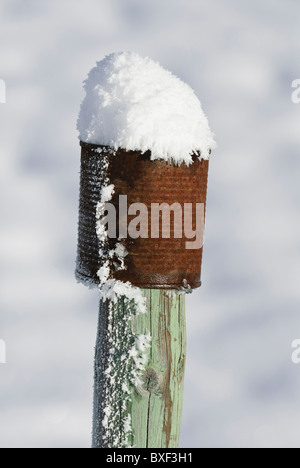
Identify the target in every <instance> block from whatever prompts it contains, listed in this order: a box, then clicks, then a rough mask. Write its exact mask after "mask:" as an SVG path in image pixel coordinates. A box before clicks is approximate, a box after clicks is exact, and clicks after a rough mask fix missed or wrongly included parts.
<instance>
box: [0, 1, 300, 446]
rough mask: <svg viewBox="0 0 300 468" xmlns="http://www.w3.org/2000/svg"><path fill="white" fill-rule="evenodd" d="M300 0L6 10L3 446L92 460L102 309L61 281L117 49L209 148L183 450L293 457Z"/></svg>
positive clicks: (298, 297) (299, 242)
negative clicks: (152, 71)
mask: <svg viewBox="0 0 300 468" xmlns="http://www.w3.org/2000/svg"><path fill="white" fill-rule="evenodd" d="M299 19H300V4H299V1H298V0H285V1H283V0H252V1H251V2H250V1H241V0H225V1H224V0H203V1H201V2H199V1H198V0H185V1H183V0H164V1H163V2H161V1H160V0H152V1H151V2H142V1H141V0H110V1H106V2H105V1H104V0H85V1H84V2H83V1H81V2H79V1H78V0H76V1H74V0H73V1H71V0H60V1H58V0H52V1H51V2H50V1H47V2H46V1H45V0H1V6H0V44H1V46H0V78H1V79H4V80H5V81H6V84H7V104H0V132H1V138H0V152H1V160H0V161H1V162H0V164H1V170H0V197H1V208H0V217H1V229H0V258H1V260H0V264H1V272H0V277H1V296H0V309H1V314H0V339H4V340H5V341H6V345H7V364H6V365H0V445H1V447H35V448H38V447H52V448H54V447H55V448H56V447H69V448H75V447H89V446H90V442H91V440H90V439H91V437H90V433H91V415H92V384H93V382H92V378H93V375H92V374H93V368H92V364H93V348H94V342H95V333H96V323H97V312H98V311H97V303H98V297H97V292H90V291H88V290H86V289H85V288H84V287H83V286H79V285H77V284H76V283H75V280H74V278H73V270H74V262H75V256H76V243H77V239H76V235H77V233H76V226H77V208H78V188H79V179H78V172H79V155H80V149H79V146H78V141H77V133H76V119H77V114H78V111H79V105H80V103H81V101H82V99H83V96H84V93H83V89H82V85H81V83H82V81H83V80H84V79H85V78H86V75H87V72H88V71H89V70H90V68H91V67H93V66H94V65H95V62H96V61H97V60H99V59H101V58H103V56H105V55H106V54H109V53H111V52H115V51H119V50H134V51H136V52H138V53H140V54H141V55H149V56H150V57H151V58H153V59H155V60H158V61H159V62H160V63H161V64H162V65H163V66H164V67H166V68H167V69H169V70H171V71H173V72H174V73H176V74H177V75H178V76H179V77H180V78H181V79H183V80H184V81H186V82H187V83H188V84H189V85H191V86H192V87H193V88H194V89H195V91H196V93H197V95H198V96H199V97H200V99H201V100H202V104H203V107H204V109H205V111H206V113H207V115H208V117H209V120H210V124H211V127H212V129H213V130H214V132H215V133H216V135H217V141H218V145H219V149H218V150H217V151H215V152H214V155H213V159H212V164H211V170H210V182H209V203H208V212H207V213H208V218H207V228H206V242H205V256H204V264H203V287H202V288H201V289H200V290H198V291H197V292H196V293H194V294H193V295H192V296H191V297H189V298H188V300H187V309H188V341H189V342H188V360H187V373H186V384H185V402H184V412H183V424H182V435H181V446H182V447H298V448H299V447H300V431H299V420H300V366H296V365H294V364H292V362H291V342H292V341H293V340H294V339H296V338H300V319H299V314H300V310H299V309H300V308H299V305H300V287H299V277H300V220H299V197H300V184H299V176H300V160H299V148H300V132H299V129H300V128H299V124H300V105H295V104H293V103H292V101H291V92H292V89H291V83H292V81H293V80H294V79H296V78H300V65H299V56H300V29H299Z"/></svg>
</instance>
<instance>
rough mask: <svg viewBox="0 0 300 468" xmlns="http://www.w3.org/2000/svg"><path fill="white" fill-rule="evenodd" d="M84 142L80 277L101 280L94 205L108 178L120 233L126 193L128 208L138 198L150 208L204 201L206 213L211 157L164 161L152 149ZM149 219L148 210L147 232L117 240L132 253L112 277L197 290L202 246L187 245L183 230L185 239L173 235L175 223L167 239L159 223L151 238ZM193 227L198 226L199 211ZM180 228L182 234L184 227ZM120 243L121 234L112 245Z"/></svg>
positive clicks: (144, 285) (146, 285)
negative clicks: (155, 235)
mask: <svg viewBox="0 0 300 468" xmlns="http://www.w3.org/2000/svg"><path fill="white" fill-rule="evenodd" d="M80 144H81V147H82V152H81V184H80V187H81V188H80V210H79V211H80V216H79V239H78V258H77V270H76V276H77V279H78V280H79V281H81V282H84V283H93V284H98V283H99V278H98V275H97V272H98V270H99V268H100V267H101V266H102V264H103V260H102V259H101V257H100V256H99V247H100V244H99V240H98V238H97V234H96V206H97V203H98V201H99V199H100V192H101V187H102V186H103V185H104V183H106V184H107V179H108V180H109V183H110V184H113V185H114V186H115V189H114V194H113V197H112V200H111V202H110V203H112V204H113V205H114V206H115V208H116V214H117V217H116V220H117V232H119V227H120V219H119V218H120V216H119V214H120V209H121V207H120V195H122V196H123V200H124V196H127V206H128V207H129V206H131V205H132V204H134V203H142V204H143V205H145V206H146V207H147V209H148V212H149V213H151V209H152V206H153V204H162V203H165V204H167V205H169V206H171V205H173V204H174V203H177V204H178V203H179V204H180V205H181V206H182V208H184V207H185V204H192V206H193V207H196V205H197V204H203V205H204V213H205V206H206V196H207V181H208V167H209V162H208V161H207V160H201V161H200V160H199V158H198V157H197V156H196V155H195V157H194V158H193V159H194V162H193V163H192V164H190V165H189V166H187V165H186V164H184V163H183V164H181V165H180V166H178V165H175V164H171V163H170V162H167V161H164V160H154V161H152V160H151V159H150V156H151V154H150V152H147V153H144V154H142V153H141V152H138V151H125V150H121V149H120V150H117V151H116V152H115V153H112V152H111V154H109V153H108V148H107V147H102V146H96V145H91V144H87V143H82V142H81V143H80ZM107 154H109V156H108V159H107ZM104 155H106V158H105V159H106V163H105V164H104V163H103V161H104V158H103V156H104ZM107 160H108V165H107ZM105 181H106V182H105ZM193 210H194V208H193ZM126 218H127V221H128V223H129V222H130V220H132V219H133V218H134V216H130V215H128V216H127V217H126ZM121 222H122V221H121ZM151 223H152V218H151V216H150V215H149V218H148V234H149V235H148V237H143V238H141V237H140V238H137V239H133V238H131V237H130V236H128V237H127V238H123V239H121V240H118V242H121V243H122V244H123V246H124V247H125V249H126V251H127V253H128V254H127V255H126V257H125V259H124V262H125V269H123V270H117V271H115V272H114V273H113V278H114V279H116V280H121V281H130V282H131V284H132V285H134V286H137V287H140V288H153V289H155V288H157V289H180V288H191V289H195V288H197V287H199V286H201V264H202V253H203V247H201V248H198V249H195V250H194V249H187V248H186V242H187V239H186V238H185V236H184V235H183V236H182V237H181V238H175V237H174V230H175V227H174V223H173V224H172V222H171V226H170V236H169V238H162V226H161V223H160V226H159V237H158V238H153V237H152V236H151V232H152V227H153V226H152V225H151ZM182 223H184V221H183V219H182ZM192 227H193V230H196V227H197V226H196V219H195V216H193V220H192ZM123 228H124V227H123ZM182 230H183V233H184V226H182ZM189 240H190V239H189ZM116 242H117V239H115V240H114V239H110V240H109V244H110V247H113V245H114V243H116Z"/></svg>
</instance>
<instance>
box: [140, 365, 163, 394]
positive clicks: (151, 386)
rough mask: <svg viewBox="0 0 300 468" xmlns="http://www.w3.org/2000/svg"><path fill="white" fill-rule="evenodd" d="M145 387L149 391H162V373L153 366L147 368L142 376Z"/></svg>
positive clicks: (155, 392)
mask: <svg viewBox="0 0 300 468" xmlns="http://www.w3.org/2000/svg"><path fill="white" fill-rule="evenodd" d="M142 382H143V385H142V386H143V389H144V390H146V391H147V392H149V393H154V394H158V393H161V383H162V377H161V375H160V374H159V373H158V372H157V371H156V370H155V369H153V368H151V367H150V368H148V369H146V370H145V372H144V374H143V376H142Z"/></svg>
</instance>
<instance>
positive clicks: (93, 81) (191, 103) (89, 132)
mask: <svg viewBox="0 0 300 468" xmlns="http://www.w3.org/2000/svg"><path fill="white" fill-rule="evenodd" d="M84 88H85V91H86V96H85V99H84V101H83V103H82V105H81V109H80V114H79V118H78V124H77V128H78V131H79V138H80V140H81V141H83V142H85V143H93V144H97V145H105V146H109V147H111V148H114V149H115V150H117V149H118V148H123V149H126V150H138V151H142V152H146V151H147V150H150V151H151V158H152V159H165V160H168V161H172V162H175V163H178V164H180V163H182V162H186V163H187V164H189V163H191V162H192V157H191V155H192V154H194V153H198V154H201V156H200V157H201V158H202V159H208V157H209V154H210V150H212V149H214V148H215V147H216V144H215V141H214V135H213V133H212V132H211V130H210V128H209V124H208V120H207V118H206V116H205V114H204V112H203V110H202V107H201V103H200V101H199V99H198V98H197V96H196V94H195V93H194V91H193V90H192V89H191V88H190V87H189V86H188V85H187V84H186V83H184V82H183V81H181V80H180V79H179V78H177V77H176V76H175V75H173V74H172V73H171V72H169V71H167V70H165V69H164V68H163V67H161V66H160V65H159V64H158V63H157V62H154V61H153V60H151V59H150V58H148V57H146V58H143V57H141V56H139V55H138V54H136V53H133V52H120V53H115V54H111V55H109V56H107V57H105V58H104V59H103V60H102V61H100V62H98V63H97V65H96V67H94V68H93V69H92V70H91V71H90V73H89V75H88V78H87V80H86V81H85V83H84Z"/></svg>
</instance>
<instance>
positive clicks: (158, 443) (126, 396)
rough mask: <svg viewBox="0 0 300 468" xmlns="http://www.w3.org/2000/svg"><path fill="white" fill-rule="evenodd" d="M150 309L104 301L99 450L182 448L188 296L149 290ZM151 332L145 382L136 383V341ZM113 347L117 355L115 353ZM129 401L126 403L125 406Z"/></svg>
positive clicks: (98, 369)
mask: <svg viewBox="0 0 300 468" xmlns="http://www.w3.org/2000/svg"><path fill="white" fill-rule="evenodd" d="M143 294H144V295H145V297H146V300H147V313H146V314H139V315H135V306H134V304H133V303H131V304H130V306H129V307H128V306H126V305H125V301H124V299H122V298H120V299H118V301H117V303H116V304H113V305H112V303H111V302H107V301H106V302H103V301H101V302H100V313H99V329H98V334H97V343H96V353H95V386H94V427H93V447H94V448H107V447H109V448H120V447H135V448H176V447H178V444H179V432H180V421H181V412H182V398H183V380H184V368H185V356H186V324H185V295H184V294H179V293H178V292H176V291H168V292H167V291H163V290H158V289H148V290H147V289H145V290H143ZM148 334H150V336H151V345H150V347H149V348H147V349H145V350H144V352H145V358H144V369H145V370H143V372H142V374H141V376H140V382H139V383H138V384H134V383H132V382H131V381H130V364H129V363H128V360H127V359H122V356H125V353H129V354H130V350H131V347H132V344H133V342H134V340H136V339H137V337H140V336H147V335H148ZM111 349H113V350H114V351H113V352H114V355H113V356H111V354H110V353H111ZM124 402H125V405H124V404H122V403H124Z"/></svg>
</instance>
